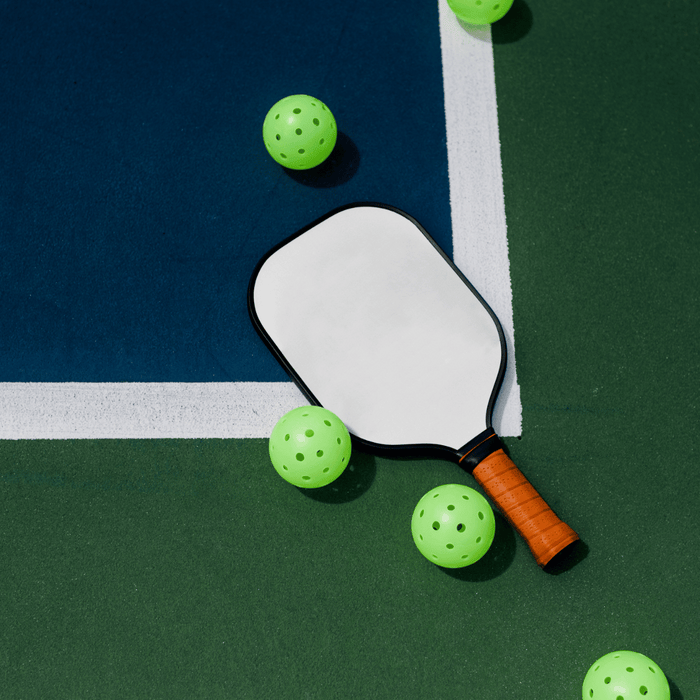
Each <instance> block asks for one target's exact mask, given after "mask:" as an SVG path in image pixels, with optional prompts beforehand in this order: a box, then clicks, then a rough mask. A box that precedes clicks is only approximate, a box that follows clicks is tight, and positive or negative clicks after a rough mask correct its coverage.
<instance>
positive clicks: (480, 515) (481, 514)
mask: <svg viewBox="0 0 700 700" xmlns="http://www.w3.org/2000/svg"><path fill="white" fill-rule="evenodd" d="M483 519H484V514H483V513H482V512H481V511H479V520H483Z"/></svg>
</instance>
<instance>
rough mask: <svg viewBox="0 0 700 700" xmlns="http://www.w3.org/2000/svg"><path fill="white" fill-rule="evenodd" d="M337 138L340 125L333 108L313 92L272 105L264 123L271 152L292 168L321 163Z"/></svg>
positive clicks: (264, 130)
mask: <svg viewBox="0 0 700 700" xmlns="http://www.w3.org/2000/svg"><path fill="white" fill-rule="evenodd" d="M337 140H338V127H337V125H336V123H335V117H334V116H333V114H332V112H331V110H330V109H328V107H326V105H325V104H323V102H321V100H317V99H316V98H315V97H310V96H309V95H290V96H289V97H285V98H284V99H282V100H280V101H279V102H277V103H275V104H274V105H273V106H272V109H270V111H269V112H268V113H267V116H266V117H265V121H264V122H263V141H264V142H265V147H266V148H267V152H268V153H269V154H270V155H271V156H272V158H273V159H274V160H275V161H277V162H278V163H279V164H280V165H284V167H285V168H291V169H292V170H308V169H309V168H315V167H316V166H317V165H320V164H321V163H323V161H324V160H326V158H328V156H329V155H330V154H331V153H332V151H333V149H334V148H335V143H336V141H337Z"/></svg>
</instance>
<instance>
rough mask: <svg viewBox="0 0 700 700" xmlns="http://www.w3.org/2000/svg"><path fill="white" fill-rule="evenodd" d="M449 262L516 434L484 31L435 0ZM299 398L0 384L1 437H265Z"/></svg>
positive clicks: (285, 389)
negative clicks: (501, 366)
mask: <svg viewBox="0 0 700 700" xmlns="http://www.w3.org/2000/svg"><path fill="white" fill-rule="evenodd" d="M439 13H440V36H441V45H442V60H443V75H444V86H445V118H446V124H447V148H448V166H449V179H450V203H451V208H452V228H453V247H454V260H455V263H456V264H457V266H458V267H459V268H460V269H461V270H462V271H463V272H464V274H465V275H466V276H467V278H468V279H469V280H470V281H471V282H472V283H473V284H474V286H475V287H476V288H477V289H478V290H479V292H480V293H481V294H482V296H483V297H484V298H485V299H486V301H487V302H488V304H489V305H490V306H491V308H493V310H494V312H495V313H496V315H497V316H498V317H499V319H500V320H501V323H502V325H503V328H504V331H505V334H506V339H507V343H508V353H509V363H508V371H507V373H506V379H505V383H504V386H503V389H502V390H501V395H500V397H499V400H498V403H497V405H496V410H495V414H494V428H495V429H496V431H497V432H498V433H499V434H500V435H502V436H516V435H520V431H521V405H520V391H519V387H518V383H517V379H516V374H515V354H514V348H513V311H512V296H511V286H510V268H509V262H508V244H507V240H506V222H505V209H504V202H503V178H502V172H501V154H500V142H499V137H498V121H497V112H496V86H495V79H494V71H493V50H492V45H491V30H490V28H489V27H486V28H480V29H476V30H474V29H471V30H467V29H465V27H463V26H461V25H460V23H459V22H458V20H457V18H456V17H455V15H454V14H453V13H452V12H451V11H450V9H449V7H448V5H447V2H446V0H439ZM304 403H306V400H305V399H304V398H303V396H302V394H301V392H299V390H298V389H297V388H296V387H295V386H294V385H293V384H292V383H291V382H290V383H288V382H226V383H220V382H211V383H210V382H204V383H178V382H173V383H77V382H67V383H63V382H61V383H43V382H42V383H15V382H8V383H0V439H5V440H18V439H29V440H37V439H51V440H62V439H89V438H112V439H115V438H253V437H268V436H269V434H270V432H271V430H272V428H273V427H274V425H275V423H276V422H277V420H278V419H279V417H280V416H282V415H283V414H284V413H286V412H287V411H289V410H291V409H292V408H295V407H296V406H299V405H302V404H304Z"/></svg>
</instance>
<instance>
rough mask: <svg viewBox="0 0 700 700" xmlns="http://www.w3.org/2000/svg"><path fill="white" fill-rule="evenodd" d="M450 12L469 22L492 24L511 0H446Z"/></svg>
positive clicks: (501, 14) (509, 4)
mask: <svg viewBox="0 0 700 700" xmlns="http://www.w3.org/2000/svg"><path fill="white" fill-rule="evenodd" d="M447 4H448V5H449V6H450V9H451V10H452V12H454V13H455V14H456V15H457V17H459V18H460V19H461V20H463V21H464V22H468V23H469V24H492V23H493V22H497V21H498V20H499V19H501V18H502V17H503V16H504V15H505V14H506V12H508V10H510V8H511V7H512V5H513V0H447Z"/></svg>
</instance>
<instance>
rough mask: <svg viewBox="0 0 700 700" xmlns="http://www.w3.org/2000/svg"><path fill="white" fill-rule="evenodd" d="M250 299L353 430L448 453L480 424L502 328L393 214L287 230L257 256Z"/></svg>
mask: <svg viewBox="0 0 700 700" xmlns="http://www.w3.org/2000/svg"><path fill="white" fill-rule="evenodd" d="M251 305H252V307H253V309H254V313H255V314H256V315H257V324H258V327H259V329H260V330H262V332H263V334H264V335H266V336H267V338H268V340H269V341H271V342H272V343H273V344H274V345H275V346H276V349H277V351H278V352H279V353H280V355H281V356H282V358H283V360H284V362H286V363H287V365H288V366H290V367H291V368H292V370H293V371H294V372H295V373H296V375H297V377H298V378H299V379H300V380H301V382H302V383H303V384H304V385H305V387H306V388H307V389H308V391H310V392H311V394H312V395H313V396H314V397H315V398H316V400H317V401H318V402H319V403H320V404H321V405H322V406H324V407H325V408H327V409H329V410H330V411H333V413H335V414H336V415H337V416H338V417H339V418H340V419H341V420H342V421H343V422H344V423H345V424H346V426H347V427H348V430H350V432H351V433H353V434H354V435H356V436H357V437H359V438H362V439H364V440H367V441H370V442H373V443H377V444H380V445H387V446H410V445H440V446H444V447H449V448H453V449H458V448H459V447H461V446H463V445H464V444H465V443H466V442H468V441H469V440H470V439H472V438H473V437H475V436H476V435H477V434H479V433H480V432H482V431H483V430H485V428H486V427H487V426H488V425H489V424H490V412H491V405H492V402H493V399H495V395H496V393H497V390H498V385H499V384H500V378H501V376H502V372H503V369H504V364H505V356H504V350H503V347H504V346H503V342H502V333H501V332H500V326H498V323H497V321H496V320H495V317H493V316H492V314H491V312H490V311H489V309H488V308H487V307H486V306H485V304H484V303H483V302H482V301H481V299H480V298H479V297H478V296H477V295H476V294H475V292H474V291H473V290H472V289H471V288H470V287H469V286H468V283H467V282H466V281H465V280H464V278H463V277H462V276H461V275H460V274H459V273H458V272H457V271H456V270H455V268H453V267H452V265H451V264H450V263H449V262H448V260H447V259H446V258H445V257H444V256H443V254H442V253H441V251H439V249H437V247H436V246H435V244H434V243H433V242H432V241H431V239H429V238H428V237H427V236H426V234H425V233H424V232H423V230H422V229H421V228H419V226H418V225H417V224H416V223H415V222H414V221H413V220H412V219H410V218H408V217H407V216H406V215H405V214H403V213H401V212H398V211H397V210H393V209H388V208H384V207H381V206H375V205H357V206H351V207H349V208H345V209H342V210H339V211H337V212H336V213H333V214H331V215H330V216H329V217H328V218H326V219H324V220H322V221H321V222H320V223H317V224H316V225H315V226H313V227H312V228H310V229H308V230H306V231H305V232H304V233H302V234H300V235H298V236H296V237H295V238H292V239H291V240H290V241H289V242H287V243H285V244H284V245H282V246H281V247H280V248H278V249H276V250H275V251H274V252H273V253H272V254H271V255H270V256H269V257H268V258H267V259H265V260H264V261H263V262H262V264H261V266H260V268H259V270H258V272H257V277H255V278H254V281H253V284H252V291H251Z"/></svg>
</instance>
